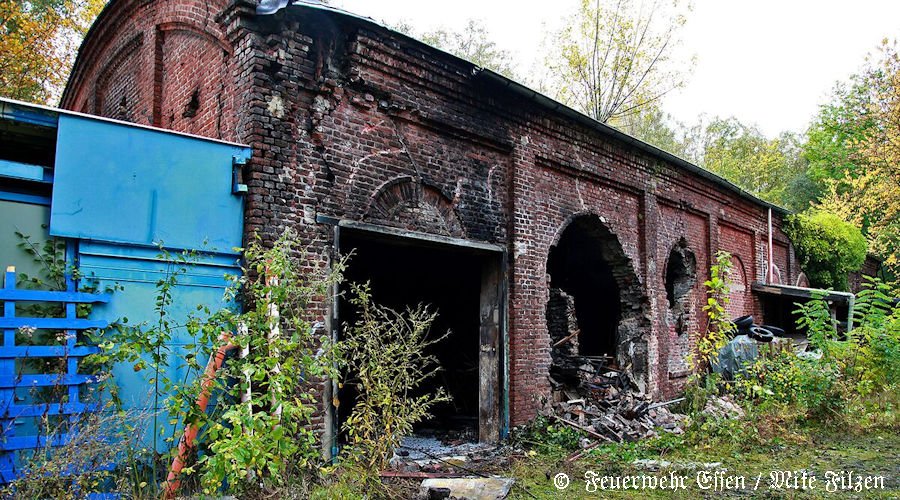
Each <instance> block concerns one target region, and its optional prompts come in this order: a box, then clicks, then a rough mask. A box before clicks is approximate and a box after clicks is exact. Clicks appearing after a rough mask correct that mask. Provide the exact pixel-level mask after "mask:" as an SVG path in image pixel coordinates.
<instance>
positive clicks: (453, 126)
mask: <svg viewBox="0 0 900 500" xmlns="http://www.w3.org/2000/svg"><path fill="white" fill-rule="evenodd" d="M263 4H264V5H263V6H262V8H260V9H259V11H257V8H258V6H257V5H256V2H254V1H248V0H204V1H201V0H155V1H148V0H115V1H113V2H111V3H110V5H109V6H108V7H107V8H106V10H105V11H104V12H103V14H102V15H101V16H100V18H99V20H98V22H97V23H96V24H95V26H94V27H93V28H92V30H91V32H90V33H89V34H88V36H87V39H86V40H85V42H84V45H83V46H82V48H81V52H80V53H79V57H78V61H77V63H76V66H75V69H74V71H73V74H72V76H71V78H70V81H69V85H68V87H67V89H66V92H65V95H64V97H63V102H62V105H63V106H64V107H65V108H68V109H73V110H77V111H82V112H86V113H95V114H100V115H104V116H110V117H114V118H119V119H125V120H130V121H134V122H137V123H142V124H149V125H156V126H161V127H166V128H170V129H174V130H177V131H183V132H190V133H194V134H200V135H206V136H209V137H213V138H219V139H226V140H231V141H237V142H241V143H246V144H249V145H251V146H252V148H253V158H252V159H251V160H250V162H249V163H248V165H247V167H246V169H245V171H244V172H243V175H244V181H245V182H246V184H248V185H249V193H248V196H247V203H246V212H245V231H246V234H247V235H250V234H253V233H259V234H261V235H263V236H264V237H265V238H273V237H275V236H276V235H277V234H279V233H280V231H281V230H282V229H283V228H286V227H292V228H295V229H296V230H298V231H300V233H301V234H302V235H303V238H304V239H305V241H307V242H308V243H309V245H310V255H309V258H310V265H311V266H320V265H328V262H330V260H331V259H333V258H334V257H335V255H336V254H337V253H344V254H346V253H348V252H349V251H351V250H355V255H354V257H353V259H352V260H351V264H350V269H349V272H348V277H349V279H352V280H370V281H371V282H372V287H373V293H374V295H375V299H376V300H380V301H382V302H385V303H388V304H391V305H395V306H403V305H406V304H411V303H415V302H419V301H425V302H429V303H431V304H433V305H434V306H435V307H437V308H438V310H439V313H441V316H440V319H439V320H438V324H437V325H436V327H437V328H440V329H447V328H449V329H450V330H451V331H452V333H451V334H450V336H449V337H448V339H447V340H445V341H444V343H443V344H441V347H440V348H439V350H438V352H437V354H438V356H439V358H440V360H441V363H442V366H443V367H444V372H443V373H444V376H443V380H441V383H442V384H443V385H445V386H446V387H448V388H449V390H450V392H451V393H452V394H453V395H454V404H453V405H448V406H447V408H444V409H442V410H440V411H439V412H438V413H439V415H438V416H439V420H440V421H442V422H446V423H447V425H455V424H457V423H459V422H468V424H469V425H472V426H473V427H475V428H477V430H478V432H479V434H480V438H481V439H482V440H493V439H496V438H497V437H498V436H501V435H503V434H504V433H505V432H506V431H507V430H508V428H509V426H510V425H518V424H522V423H524V422H526V421H527V420H528V419H530V418H531V417H533V416H534V415H535V414H536V412H537V410H538V409H539V407H540V405H541V404H542V400H544V399H546V398H549V397H551V394H552V392H553V391H552V389H553V388H558V387H559V386H565V385H566V383H568V382H567V381H566V380H561V378H564V377H557V376H554V377H553V378H551V377H550V376H549V374H550V373H551V370H553V369H554V367H555V366H556V365H561V364H564V363H566V362H567V361H570V358H571V357H573V356H576V357H578V356H582V357H583V356H588V357H592V358H598V357H600V356H604V355H607V356H611V357H612V358H613V360H612V361H611V362H612V363H614V364H616V365H618V366H619V367H620V368H622V369H625V370H626V371H627V372H628V373H630V375H631V378H632V380H633V383H634V385H635V386H636V387H638V388H641V389H643V390H645V391H647V392H648V393H650V394H652V395H654V396H655V397H658V398H662V397H666V396H668V395H671V394H673V393H675V392H677V390H678V389H679V388H680V386H681V385H682V384H683V382H684V380H685V377H686V376H687V374H688V367H687V365H686V364H685V361H684V359H685V356H686V355H687V354H688V353H689V351H690V349H691V346H690V342H689V338H690V336H689V332H692V331H697V330H699V329H701V328H702V327H703V325H702V324H701V323H702V318H703V316H702V311H701V309H700V308H701V307H702V304H703V301H704V295H703V288H702V283H703V281H704V279H705V277H706V275H707V273H708V271H707V270H708V269H709V267H710V264H711V262H710V259H711V256H713V255H714V253H715V251H716V250H718V249H722V250H726V251H728V252H731V254H732V255H733V256H734V264H735V271H736V272H735V283H734V286H733V293H732V302H731V304H730V306H729V307H730V311H729V312H730V313H731V314H733V315H734V316H738V315H742V314H751V313H755V314H757V315H759V314H761V313H762V311H761V310H760V301H759V300H758V298H757V297H755V296H754V294H753V293H752V290H751V285H752V284H753V283H756V282H762V281H766V279H767V278H766V275H767V272H766V271H767V268H768V267H769V265H768V262H769V258H768V255H769V253H770V252H769V248H771V249H772V252H771V253H772V254H774V259H773V260H774V262H773V264H774V267H775V269H776V271H775V272H774V273H773V275H774V277H775V279H776V280H777V281H779V282H783V283H794V282H795V280H796V278H797V275H798V274H799V269H798V267H797V263H796V260H795V258H794V256H793V251H792V249H791V246H790V243H789V241H788V239H787V238H786V236H785V235H784V234H783V233H782V231H781V230H780V226H781V221H782V217H783V215H784V214H785V212H784V211H783V210H782V209H780V208H777V207H774V206H771V205H769V204H767V203H765V202H763V201H761V200H759V199H757V198H755V197H753V196H751V195H749V194H747V193H745V192H743V191H741V190H740V189H739V188H737V187H735V186H734V185H732V184H730V183H728V182H727V181H725V180H723V179H721V178H719V177H716V176H715V175H712V174H710V173H708V172H706V171H704V170H702V169H700V168H699V167H697V166H695V165H692V164H690V163H688V162H686V161H684V160H681V159H679V158H677V157H675V156H673V155H670V154H668V153H666V152H664V151H661V150H659V149H657V148H654V147H652V146H650V145H648V144H645V143H643V142H641V141H639V140H636V139H634V138H632V137H630V136H627V135H625V134H623V133H621V132H618V131H617V130H615V129H613V128H611V127H608V126H606V125H604V124H601V123H598V122H596V121H593V120H591V119H589V118H587V117H586V116H584V115H581V114H579V113H578V112H576V111H574V110H572V109H569V108H567V107H565V106H563V105H561V104H559V103H557V102H555V101H553V100H551V99H549V98H547V97H544V96H542V95H540V94H538V93H536V92H534V91H532V90H530V89H528V88H526V87H524V86H522V85H520V84H518V83H516V82H513V81H510V80H508V79H506V78H504V77H502V76H500V75H498V74H496V73H494V72H492V71H490V70H486V69H483V68H479V67H476V66H474V65H473V64H471V63H469V62H467V61H464V60H461V59H458V58H456V57H454V56H452V55H449V54H447V53H444V52H442V51H440V50H437V49H435V48H432V47H429V46H427V45H425V44H423V43H421V42H419V41H416V40H414V39H412V38H409V37H407V36H405V35H403V34H400V33H397V32H394V31H392V30H391V29H389V28H386V27H384V26H381V25H379V24H377V23H375V22H373V21H372V20H369V19H364V18H360V17H357V16H354V15H353V14H350V13H347V12H344V11H339V10H336V9H333V8H329V7H327V6H323V5H320V4H318V3H316V2H313V1H309V2H306V1H294V2H287V1H280V2H279V1H265V2H263ZM267 7H268V8H267ZM770 218H771V227H772V228H773V229H772V232H771V246H770V243H769V235H770V232H769V227H770V225H769V224H770V223H769V220H770ZM346 306H347V305H346V304H345V303H343V302H342V301H338V303H337V304H333V305H323V306H322V308H323V310H322V313H323V316H325V317H326V318H327V320H328V326H329V327H330V329H331V331H332V333H333V334H334V335H335V336H338V337H339V336H340V331H339V330H340V328H339V325H341V324H342V323H345V322H346V321H348V319H350V318H351V317H352V310H351V308H349V307H346ZM566 314H568V315H569V316H572V319H574V318H575V317H577V319H575V321H574V323H575V324H571V323H573V322H572V321H566V318H565V317H562V316H564V315H566ZM573 329H574V330H576V331H578V332H579V333H578V334H577V335H576V337H573V338H571V339H570V340H569V341H568V342H564V343H563V344H561V345H558V346H556V347H552V345H553V344H556V343H558V342H559V340H562V339H564V338H566V337H570V336H571V334H570V333H569V332H571V331H572V330H573ZM551 339H552V340H551ZM557 371H559V370H557ZM325 390H326V391H330V390H331V388H330V387H326V388H325ZM342 397H344V398H345V399H347V398H352V395H350V394H347V395H342ZM325 400H326V401H328V400H330V399H329V398H328V397H326V398H325ZM346 406H348V405H342V408H344V407H346ZM324 410H325V412H324V418H325V423H326V425H330V426H331V427H330V428H331V429H334V423H335V422H336V421H339V419H340V417H341V416H340V415H336V414H334V413H335V412H333V411H332V409H331V408H325V409H324Z"/></svg>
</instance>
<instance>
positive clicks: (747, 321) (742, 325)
mask: <svg viewBox="0 0 900 500" xmlns="http://www.w3.org/2000/svg"><path fill="white" fill-rule="evenodd" d="M731 322H732V323H734V326H736V327H737V329H738V330H746V329H748V328H750V327H751V326H753V316H741V317H740V318H736V319H733V320H731Z"/></svg>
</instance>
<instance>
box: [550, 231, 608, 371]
mask: <svg viewBox="0 0 900 500" xmlns="http://www.w3.org/2000/svg"><path fill="white" fill-rule="evenodd" d="M610 238H612V240H613V241H612V242H610V241H609V239H610ZM614 240H615V238H614V237H613V236H612V235H611V234H610V233H609V231H608V230H606V228H604V227H603V226H602V225H601V224H600V222H599V220H595V218H593V217H582V218H579V219H576V220H575V221H573V222H572V223H571V224H569V226H568V227H567V228H566V230H565V231H564V232H563V235H562V237H561V238H560V240H559V243H558V244H557V245H556V247H554V248H552V249H551V251H550V256H549V258H548V262H547V271H548V273H549V274H550V279H551V283H550V286H551V287H553V288H561V289H562V290H564V291H565V292H566V293H567V294H569V295H572V296H573V297H574V299H575V312H576V315H577V318H578V327H579V328H580V330H581V332H580V334H579V336H578V345H579V354H580V355H582V356H610V357H613V358H615V355H616V332H617V329H618V326H619V321H620V320H621V308H622V306H621V301H620V297H619V286H618V285H617V283H616V279H615V276H614V275H613V268H612V266H610V264H609V263H608V261H607V259H606V258H605V255H606V252H605V247H607V246H609V245H610V244H611V243H612V244H615V245H618V243H617V242H615V241H614Z"/></svg>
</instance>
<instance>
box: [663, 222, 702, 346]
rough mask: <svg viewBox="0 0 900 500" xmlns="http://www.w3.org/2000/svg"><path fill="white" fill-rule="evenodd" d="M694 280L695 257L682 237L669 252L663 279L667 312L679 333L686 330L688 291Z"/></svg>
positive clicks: (688, 303)
mask: <svg viewBox="0 0 900 500" xmlns="http://www.w3.org/2000/svg"><path fill="white" fill-rule="evenodd" d="M696 280H697V259H696V258H695V257H694V253H693V252H691V251H690V250H689V249H688V248H687V241H685V240H684V238H682V239H681V241H679V242H678V244H677V245H675V248H673V249H672V251H671V252H669V259H668V262H667V263H666V279H665V286H666V299H667V300H668V302H669V312H670V314H671V320H672V321H674V324H675V331H676V332H677V333H678V334H679V335H681V334H683V333H685V330H686V324H687V320H688V317H687V316H688V315H689V313H690V310H689V306H690V291H691V289H692V288H693V287H694V283H695V282H696Z"/></svg>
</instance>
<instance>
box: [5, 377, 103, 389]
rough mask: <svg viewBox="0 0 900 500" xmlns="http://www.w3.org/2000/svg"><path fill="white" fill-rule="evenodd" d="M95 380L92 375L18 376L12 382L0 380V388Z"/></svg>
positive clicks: (46, 385)
mask: <svg viewBox="0 0 900 500" xmlns="http://www.w3.org/2000/svg"><path fill="white" fill-rule="evenodd" d="M95 380H96V377H95V376H93V375H79V374H73V373H61V374H56V375H19V376H18V377H16V378H14V379H12V380H10V379H6V380H0V388H3V389H8V388H13V387H23V388H24V387H56V386H63V385H80V384H87V383H90V382H94V381H95Z"/></svg>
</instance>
